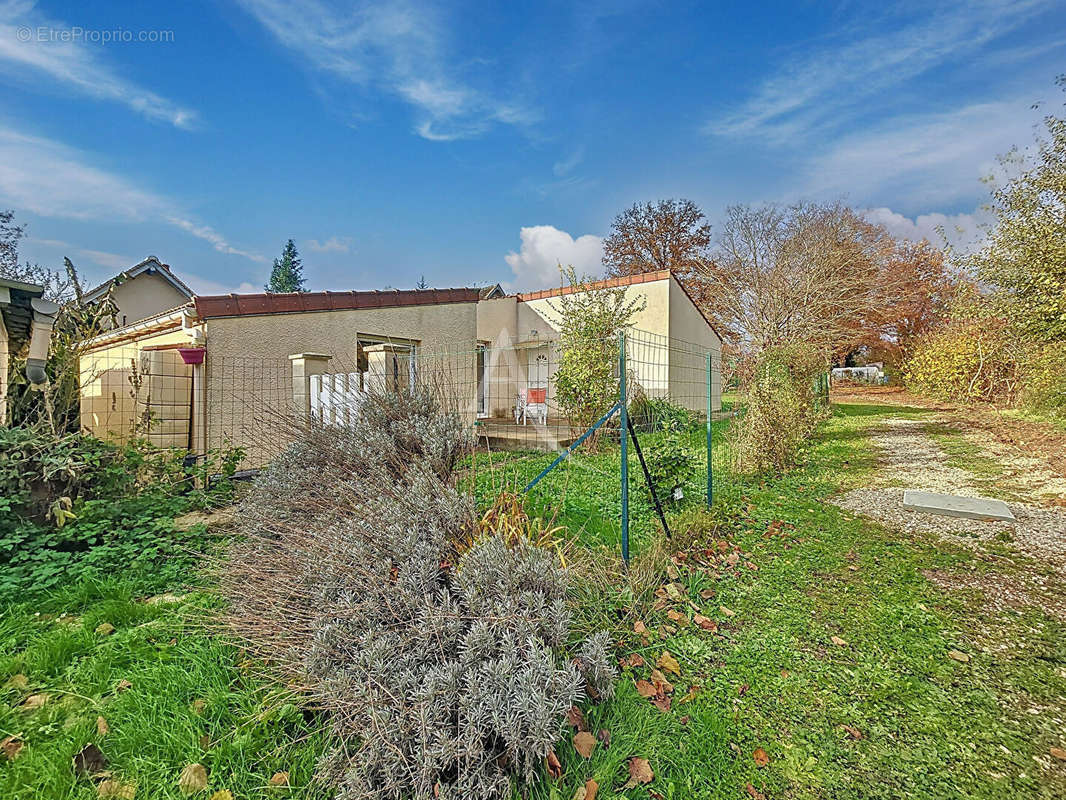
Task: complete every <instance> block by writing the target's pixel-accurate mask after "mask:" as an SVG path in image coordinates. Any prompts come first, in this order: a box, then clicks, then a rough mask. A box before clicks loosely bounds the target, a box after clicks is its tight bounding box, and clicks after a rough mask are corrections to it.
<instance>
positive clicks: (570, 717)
mask: <svg viewBox="0 0 1066 800" xmlns="http://www.w3.org/2000/svg"><path fill="white" fill-rule="evenodd" d="M566 721H567V722H569V723H570V727H571V728H574V729H575V730H579V731H587V730H588V726H587V725H586V724H585V715H584V714H582V713H581V709H580V708H578V707H577V706H570V710H569V711H567V712H566Z"/></svg>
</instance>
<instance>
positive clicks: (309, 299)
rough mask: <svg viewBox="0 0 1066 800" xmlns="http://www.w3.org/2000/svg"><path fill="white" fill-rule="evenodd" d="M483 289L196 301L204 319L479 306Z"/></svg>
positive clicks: (358, 291)
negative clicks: (422, 306) (426, 306)
mask: <svg viewBox="0 0 1066 800" xmlns="http://www.w3.org/2000/svg"><path fill="white" fill-rule="evenodd" d="M479 298H480V289H476V288H471V287H453V288H448V289H384V290H382V289H344V290H341V291H335V290H331V289H326V290H322V291H317V292H278V293H272V292H254V293H248V294H238V293H235V292H231V293H229V294H222V295H196V296H195V297H194V298H193V302H194V303H195V305H196V314H197V316H198V317H200V318H201V319H207V318H210V317H237V316H247V315H259V314H290V313H298V312H306V311H342V310H350V309H358V308H396V307H403V306H417V305H443V304H446V303H476V302H477V301H478V299H479Z"/></svg>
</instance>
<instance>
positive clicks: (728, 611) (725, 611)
mask: <svg viewBox="0 0 1066 800" xmlns="http://www.w3.org/2000/svg"><path fill="white" fill-rule="evenodd" d="M718 609H719V610H720V611H721V612H722V613H723V614H725V616H727V617H733V616H736V612H735V611H733V610H732V609H730V608H726V607H725V606H718Z"/></svg>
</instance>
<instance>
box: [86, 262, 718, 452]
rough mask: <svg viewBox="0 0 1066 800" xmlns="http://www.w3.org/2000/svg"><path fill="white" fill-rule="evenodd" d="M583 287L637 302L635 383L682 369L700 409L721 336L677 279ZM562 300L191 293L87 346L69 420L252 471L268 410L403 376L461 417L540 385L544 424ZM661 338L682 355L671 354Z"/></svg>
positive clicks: (323, 408) (659, 390)
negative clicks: (216, 453)
mask: <svg viewBox="0 0 1066 800" xmlns="http://www.w3.org/2000/svg"><path fill="white" fill-rule="evenodd" d="M595 286H597V287H609V286H610V287H618V286H620V287H624V288H625V291H626V294H627V297H633V298H641V299H643V300H644V301H645V306H646V307H645V309H644V310H643V311H641V312H640V313H639V314H638V315H637V317H636V319H635V320H634V324H633V327H634V328H636V329H639V330H638V331H635V332H634V334H633V338H634V341H636V342H639V343H643V344H641V345H640V346H643V347H644V348H645V351H644V355H643V356H642V357H635V358H634V359H633V361H632V362H631V365H630V369H631V371H632V374H633V375H634V376H635V377H636V379H637V381H638V382H639V383H640V384H641V386H642V388H644V390H645V391H646V392H647V393H648V394H651V395H660V396H667V395H670V394H671V392H672V388H673V386H674V385H675V384H677V385H679V384H680V382H681V381H682V380H688V379H690V377H691V376H688V375H686V374H685V373H686V371H688V372H691V371H692V370H693V369H695V370H697V371H698V380H697V386H698V388H699V397H698V399H697V398H696V397H695V396H693V397H692V399H691V402H688V403H686V404H688V405H690V407H693V408H696V409H698V410H705V409H706V406H707V403H706V393H705V389H704V388H703V387H704V386H705V380H704V376H705V375H706V367H705V363H706V362H705V358H706V354H707V353H711V354H712V356H713V358H714V370H715V374H716V375H717V370H718V354H719V353H720V352H721V340H720V339H719V338H718V336H717V334H715V332H714V330H713V328H712V327H711V325H710V323H709V322H708V321H707V320H706V319H705V318H704V317H703V316H702V315H701V314H700V312H699V311H698V309H697V308H696V307H695V305H694V304H693V303H692V300H691V299H690V298H689V297H688V295H687V294H686V293H685V291H684V289H682V287H681V285H680V283H678V282H677V280H676V279H675V278H673V277H672V276H670V274H669V273H668V272H659V273H649V274H647V275H639V276H633V277H630V278H624V279H612V280H610V281H603V282H601V283H599V284H595ZM568 291H570V290H568V289H557V290H549V291H545V292H534V293H529V294H517V295H507V294H506V293H505V292H504V291H503V290H502V289H501V288H500V287H499V286H495V287H491V288H487V289H485V288H481V289H479V288H458V289H422V290H419V289H416V290H408V291H400V290H395V291H357V292H306V293H300V294H268V293H263V294H230V295H217V296H195V297H193V298H192V301H191V302H189V303H187V304H185V305H184V306H182V307H180V308H178V309H174V310H166V311H164V312H163V313H159V314H156V315H155V316H150V317H147V318H145V319H141V320H139V321H137V322H134V323H131V324H127V325H126V326H124V327H121V328H117V329H115V330H112V331H108V332H107V333H105V334H103V335H101V336H98V337H96V338H95V339H93V340H92V341H91V342H89V351H88V352H87V353H86V355H85V356H84V357H83V358H82V423H83V425H84V427H86V428H87V429H89V430H91V431H93V432H94V433H96V434H97V435H107V434H109V433H110V434H114V435H118V436H127V435H132V434H137V435H147V437H148V438H149V439H150V440H151V441H153V442H155V443H156V444H158V445H160V446H167V447H188V448H189V449H191V450H193V451H194V452H198V453H199V452H204V450H205V449H208V448H213V447H218V446H220V445H222V444H223V443H225V442H230V443H233V444H237V445H240V446H242V447H244V448H245V449H246V450H248V451H249V456H248V463H249V464H252V465H258V464H260V463H262V462H263V461H265V460H266V458H268V457H269V456H270V455H272V452H271V451H272V450H273V451H275V452H276V449H277V448H278V447H279V446H280V445H282V444H284V443H283V442H279V441H278V434H277V431H276V427H277V426H274V427H275V430H274V431H273V432H271V431H270V430H269V428H270V427H271V424H272V422H273V420H272V418H274V419H276V418H278V412H285V411H287V410H289V409H291V408H292V407H293V405H294V404H295V407H296V408H297V409H299V410H301V411H302V412H305V413H308V414H310V413H315V414H319V415H321V416H322V417H323V418H325V419H327V420H332V421H343V419H344V414H345V413H347V408H345V406H347V407H348V408H350V406H351V405H352V404H353V403H355V402H357V401H358V397H359V396H360V394H361V393H362V392H363V391H365V390H366V389H368V388H370V387H371V386H374V385H376V386H381V385H384V386H388V387H390V388H394V389H399V390H404V389H406V388H407V387H409V386H410V385H412V383H413V382H414V381H416V380H421V381H424V382H432V383H433V384H434V385H435V386H437V387H439V388H441V389H443V390H444V391H446V392H447V393H448V394H449V395H450V399H451V401H452V403H453V405H454V407H455V408H456V409H457V410H458V411H459V412H460V413H462V414H463V415H464V416H465V417H467V418H468V419H470V420H471V421H473V420H474V419H476V418H481V419H487V418H494V419H495V420H506V419H509V418H510V417H511V416H512V415H513V414H514V412H515V409H516V404H517V403H518V402H519V400H518V397H519V395H520V394H521V393H523V392H525V393H526V395H527V396H528V395H529V393H530V390H542V393H540V394H538V393H537V391H533V392H532V394H533V395H534V396H535V397H542V398H543V399H544V401H545V404H546V406H547V408H548V410H549V411H550V413H552V415H553V416H555V417H556V419H558V413H557V409H555V407H554V388H553V386H552V381H553V374H554V369H555V367H556V366H557V351H558V348H557V345H555V344H554V342H556V341H557V339H558V337H559V334H558V331H557V329H556V328H555V327H554V325H555V323H556V322H557V320H558V316H557V313H556V311H555V308H554V307H553V299H557V298H558V297H559V296H560V295H561V294H563V293H565V292H568ZM675 341H676V342H679V343H684V346H679V347H676V348H675V347H672V346H671V344H670V343H671V342H675ZM634 352H635V351H634ZM553 353H554V354H556V355H553ZM714 384H715V389H714V391H713V393H712V402H713V406H714V408H715V409H718V408H719V407H720V394H719V390H718V386H717V384H718V381H717V379H716V380H715V381H714ZM674 394H675V395H676V394H677V393H676V392H675V393H674ZM493 424H495V422H494V423H493ZM512 427H515V426H513V424H512ZM504 435H506V432H505V434H504ZM548 443H549V444H551V442H548Z"/></svg>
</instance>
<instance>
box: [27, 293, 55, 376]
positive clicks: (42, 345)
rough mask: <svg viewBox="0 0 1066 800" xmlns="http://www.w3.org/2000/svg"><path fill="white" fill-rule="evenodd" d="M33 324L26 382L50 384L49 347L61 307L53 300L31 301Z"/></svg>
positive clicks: (36, 298)
mask: <svg viewBox="0 0 1066 800" xmlns="http://www.w3.org/2000/svg"><path fill="white" fill-rule="evenodd" d="M30 307H31V308H32V309H33V322H32V323H30V350H29V355H28V356H27V357H26V380H27V381H29V382H30V383H31V384H41V383H47V382H48V372H47V370H46V369H45V366H46V365H47V364H48V347H49V345H50V344H51V340H52V326H53V325H54V324H55V321H56V314H57V313H58V312H59V305H58V304H57V303H53V302H52V301H51V300H45V299H43V298H40V297H35V298H33V299H32V300H30Z"/></svg>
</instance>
